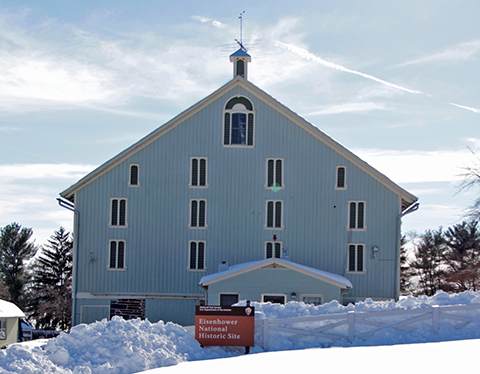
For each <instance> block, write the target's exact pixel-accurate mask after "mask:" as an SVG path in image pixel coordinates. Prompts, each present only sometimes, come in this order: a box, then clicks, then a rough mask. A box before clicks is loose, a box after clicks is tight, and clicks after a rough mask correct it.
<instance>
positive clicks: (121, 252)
mask: <svg viewBox="0 0 480 374" xmlns="http://www.w3.org/2000/svg"><path fill="white" fill-rule="evenodd" d="M124 267H125V242H122V241H120V242H118V253H117V268H118V269H123V268H124Z"/></svg>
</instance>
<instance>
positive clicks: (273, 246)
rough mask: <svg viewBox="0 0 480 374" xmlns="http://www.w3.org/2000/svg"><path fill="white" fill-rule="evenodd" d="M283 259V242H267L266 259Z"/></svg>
mask: <svg viewBox="0 0 480 374" xmlns="http://www.w3.org/2000/svg"><path fill="white" fill-rule="evenodd" d="M273 257H275V258H282V242H277V241H275V242H266V243H265V258H273Z"/></svg>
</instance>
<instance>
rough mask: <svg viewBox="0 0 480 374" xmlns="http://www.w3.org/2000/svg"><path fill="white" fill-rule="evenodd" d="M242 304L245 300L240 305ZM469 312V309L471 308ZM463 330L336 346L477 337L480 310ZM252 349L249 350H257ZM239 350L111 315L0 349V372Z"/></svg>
mask: <svg viewBox="0 0 480 374" xmlns="http://www.w3.org/2000/svg"><path fill="white" fill-rule="evenodd" d="M472 303H480V292H477V293H473V292H464V293H462V294H455V295H449V294H446V293H444V292H440V293H438V294H437V295H435V296H433V297H419V298H414V297H407V298H405V299H402V300H400V301H399V302H394V301H384V302H374V301H372V300H369V299H367V300H366V301H365V302H360V303H358V304H356V305H348V306H343V305H340V304H338V303H337V302H331V303H328V304H325V305H320V306H313V305H308V304H304V303H302V302H290V303H288V304H286V305H279V304H271V303H253V305H254V306H255V308H256V318H257V319H259V320H260V319H265V318H269V319H273V318H289V317H296V316H311V315H321V314H333V313H345V312H347V311H351V310H355V311H380V310H395V309H413V308H426V307H429V306H433V305H440V306H442V305H458V304H472ZM240 304H244V302H242V303H240ZM472 313H473V312H472ZM471 317H472V318H473V320H472V322H470V323H469V324H468V325H467V326H466V327H465V328H462V329H456V328H455V327H454V326H453V325H452V324H450V323H443V324H441V325H440V330H439V332H438V334H436V333H434V332H433V329H432V327H431V325H429V324H424V325H420V326H418V328H417V330H415V331H414V332H413V333H409V332H403V331H397V330H394V329H384V330H381V331H379V332H377V333H376V334H375V335H373V336H371V337H369V338H367V339H362V340H360V339H356V340H354V341H353V342H352V343H349V342H348V341H346V340H340V341H338V342H337V343H335V344H334V345H337V346H367V345H390V344H399V343H414V342H431V341H446V340H459V339H473V338H480V313H479V312H475V313H474V314H472V316H471ZM270 342H271V344H272V347H271V348H272V349H273V350H289V349H298V348H306V347H314V346H317V347H318V346H324V344H320V343H319V342H318V341H315V340H312V339H308V338H307V339H304V340H298V341H295V340H294V341H291V340H290V339H288V338H286V337H283V336H271V338H270ZM261 351H262V349H261V348H260V347H255V348H254V349H253V350H252V352H261ZM240 354H243V350H241V349H228V348H221V347H208V348H205V349H203V348H201V347H200V345H199V344H198V342H197V341H196V340H195V339H194V338H193V337H192V335H191V333H189V332H187V331H186V330H185V329H184V328H183V327H181V326H179V325H176V324H174V323H164V322H161V321H160V322H158V323H150V322H149V321H141V320H138V319H137V320H130V321H125V320H123V319H121V318H119V317H114V318H113V319H112V320H111V321H107V320H103V321H101V322H96V323H92V324H90V325H79V326H76V327H74V328H72V330H71V332H70V333H69V334H61V335H60V336H59V337H57V338H55V339H50V340H44V341H41V342H38V341H35V342H30V343H28V344H23V343H22V344H14V345H11V346H10V347H8V348H7V349H6V350H1V351H0V373H2V374H3V373H25V374H30V373H57V374H67V373H68V374H91V373H94V374H96V373H99V374H127V373H136V372H141V371H145V370H148V369H152V368H156V367H164V366H170V365H175V364H177V363H180V362H184V361H195V360H205V359H212V358H222V357H230V356H233V355H240Z"/></svg>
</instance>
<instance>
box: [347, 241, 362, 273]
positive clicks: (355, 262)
mask: <svg viewBox="0 0 480 374" xmlns="http://www.w3.org/2000/svg"><path fill="white" fill-rule="evenodd" d="M364 255H365V251H364V245H363V244H349V246H348V265H347V266H348V269H347V271H348V272H351V273H361V272H364V271H365V267H364Z"/></svg>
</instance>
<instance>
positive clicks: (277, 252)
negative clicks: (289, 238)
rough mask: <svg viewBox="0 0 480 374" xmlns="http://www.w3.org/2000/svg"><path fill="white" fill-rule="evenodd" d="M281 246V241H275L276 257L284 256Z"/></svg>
mask: <svg viewBox="0 0 480 374" xmlns="http://www.w3.org/2000/svg"><path fill="white" fill-rule="evenodd" d="M280 247H281V245H280V243H275V257H276V258H281V257H282V255H281V254H282V253H281V252H282V251H281V248H280Z"/></svg>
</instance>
